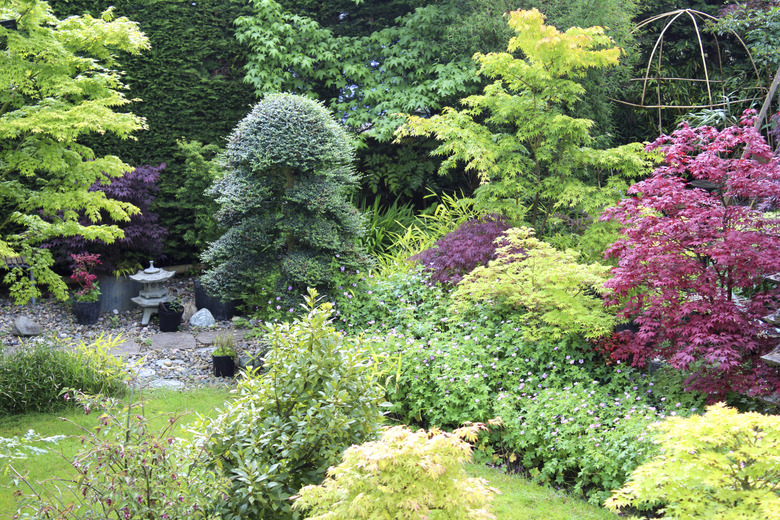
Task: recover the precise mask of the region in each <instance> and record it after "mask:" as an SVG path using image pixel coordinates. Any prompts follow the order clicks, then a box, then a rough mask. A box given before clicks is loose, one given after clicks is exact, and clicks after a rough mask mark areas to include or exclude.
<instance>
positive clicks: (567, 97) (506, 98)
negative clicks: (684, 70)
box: [396, 9, 648, 235]
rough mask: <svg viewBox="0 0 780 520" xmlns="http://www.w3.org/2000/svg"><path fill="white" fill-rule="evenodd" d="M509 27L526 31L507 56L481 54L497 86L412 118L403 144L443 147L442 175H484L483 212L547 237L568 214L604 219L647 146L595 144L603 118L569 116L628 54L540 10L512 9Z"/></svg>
mask: <svg viewBox="0 0 780 520" xmlns="http://www.w3.org/2000/svg"><path fill="white" fill-rule="evenodd" d="M509 25H510V27H511V28H512V29H513V30H514V31H515V32H516V35H515V36H514V37H513V38H512V39H511V40H510V42H509V46H508V47H507V52H503V53H489V54H481V53H477V54H475V55H474V59H475V60H476V61H477V62H478V64H479V71H478V73H479V74H481V75H483V76H486V77H488V78H491V79H494V80H495V81H494V82H493V83H491V84H489V85H488V86H486V87H485V89H484V90H483V93H482V94H480V95H474V96H469V97H467V98H465V99H463V100H461V102H462V104H463V105H464V108H463V109H462V110H456V109H454V108H451V107H447V108H445V109H444V110H443V112H442V114H440V115H436V116H433V117H430V118H424V117H418V116H411V115H410V116H407V123H406V124H405V125H404V126H402V127H401V128H399V129H398V131H397V132H396V138H397V139H401V138H405V137H410V136H434V137H435V138H436V139H437V140H439V141H442V144H441V145H439V147H438V148H436V149H435V150H434V152H433V153H434V154H436V155H442V156H445V157H446V159H445V161H444V162H443V163H442V167H441V173H446V172H448V171H450V170H452V169H453V168H455V167H456V166H457V165H459V164H465V168H466V170H469V171H473V172H474V173H476V174H477V176H478V177H479V180H480V183H481V184H480V187H479V188H478V189H477V190H476V192H475V197H476V202H477V206H478V208H479V209H481V210H483V211H485V212H500V213H502V214H504V215H506V216H508V217H509V218H511V219H520V220H523V221H525V222H527V223H528V224H530V225H531V226H532V227H534V228H535V229H536V230H537V232H538V233H539V234H540V235H544V234H546V232H547V231H548V230H549V229H550V228H551V227H555V226H556V225H558V224H560V223H561V222H562V221H563V220H562V219H561V215H565V214H572V215H575V214H579V215H582V213H583V212H584V214H587V215H589V216H591V217H592V216H594V215H596V214H598V213H599V212H600V211H601V209H602V208H603V207H605V206H606V205H609V204H611V203H614V202H615V201H617V200H618V199H619V198H620V196H621V194H622V193H624V192H625V190H626V189H627V188H628V186H629V184H628V182H627V181H628V180H630V179H632V178H635V177H638V176H640V175H642V174H643V173H645V172H646V171H647V170H648V164H647V163H646V159H645V156H644V154H643V152H642V148H643V147H642V145H641V144H639V143H633V144H630V145H625V146H621V147H617V148H611V149H608V150H600V149H595V148H591V147H590V145H591V144H592V142H593V139H592V137H591V135H590V129H591V128H592V127H593V121H591V120H589V119H582V118H575V117H571V116H569V115H567V113H566V112H567V108H569V107H570V106H571V105H572V104H573V103H575V102H576V101H578V100H579V99H580V97H581V96H582V95H583V94H584V93H585V89H584V88H583V87H582V86H581V85H580V84H579V83H578V82H577V81H576V80H577V79H578V78H582V77H583V76H584V75H585V73H586V72H587V71H588V69H604V68H608V67H610V66H614V65H616V64H617V62H618V56H619V54H620V49H619V48H617V47H614V46H613V42H612V40H611V39H610V38H609V37H608V36H606V35H605V34H604V29H603V28H602V27H589V28H585V29H582V28H579V27H572V28H570V29H569V30H567V31H566V32H560V31H558V30H557V29H556V28H555V27H552V26H548V25H544V16H543V15H542V14H541V13H540V12H539V11H537V10H536V9H533V10H531V11H514V12H512V13H510V15H509ZM513 53H522V56H523V58H522V59H521V58H516V57H515V56H514V55H513Z"/></svg>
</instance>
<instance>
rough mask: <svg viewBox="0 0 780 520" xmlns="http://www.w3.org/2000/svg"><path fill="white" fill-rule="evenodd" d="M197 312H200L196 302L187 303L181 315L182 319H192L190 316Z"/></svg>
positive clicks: (185, 320)
mask: <svg viewBox="0 0 780 520" xmlns="http://www.w3.org/2000/svg"><path fill="white" fill-rule="evenodd" d="M196 312H198V308H197V307H195V304H194V303H192V302H187V303H185V304H184V313H183V314H182V315H181V320H182V321H184V322H187V321H190V318H192V317H193V316H194V315H195V313H196Z"/></svg>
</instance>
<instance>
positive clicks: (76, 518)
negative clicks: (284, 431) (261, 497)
mask: <svg viewBox="0 0 780 520" xmlns="http://www.w3.org/2000/svg"><path fill="white" fill-rule="evenodd" d="M64 397H66V398H68V399H70V400H72V401H74V402H75V403H77V404H78V405H80V406H82V407H83V408H84V411H85V413H90V412H93V411H97V412H100V415H99V416H98V417H96V421H97V425H96V426H95V428H94V429H91V430H90V429H87V428H81V427H80V428H81V429H82V430H83V435H82V436H81V439H82V443H81V447H80V448H79V450H78V452H77V453H76V454H75V455H71V454H67V453H65V452H64V451H60V450H59V449H57V448H54V449H51V450H50V451H54V452H55V453H56V455H57V456H58V457H60V458H62V459H63V460H65V461H66V463H67V464H68V466H70V468H72V471H73V475H74V476H72V477H71V476H68V477H64V478H63V477H55V478H54V479H53V481H54V485H52V482H51V481H49V482H43V483H39V482H34V481H32V480H31V479H29V478H28V477H27V476H25V475H23V474H21V473H19V472H17V471H16V470H14V469H13V466H12V465H11V466H10V467H9V469H8V470H9V472H10V473H11V474H12V475H13V477H14V480H15V481H16V483H17V486H19V488H20V494H21V495H22V503H23V505H22V507H20V509H19V511H18V512H17V515H18V516H15V517H14V518H18V519H20V520H22V519H25V520H48V519H52V518H57V519H59V520H83V519H98V518H101V519H109V518H110V519H114V518H116V519H139V520H140V519H144V520H146V519H170V520H173V519H180V518H192V519H198V520H213V519H215V517H214V516H213V515H212V514H211V512H210V511H211V510H212V509H213V504H214V503H215V502H219V501H220V500H221V499H222V497H223V496H224V491H225V490H226V487H227V482H226V481H225V480H224V479H220V478H219V477H218V476H216V475H214V474H211V473H208V472H207V471H205V470H204V468H203V466H202V465H201V464H199V463H198V461H197V459H198V456H199V453H198V451H197V450H194V449H191V446H190V445H189V444H188V443H186V442H184V441H182V440H181V439H176V438H175V437H174V428H175V426H177V425H178V421H179V419H180V418H181V416H182V415H181V414H178V415H169V416H168V417H167V421H165V423H164V424H163V426H162V427H161V428H160V429H159V430H155V429H154V428H153V427H152V426H151V425H150V420H151V419H152V418H151V417H147V416H146V414H145V412H144V407H143V402H132V401H131V402H130V403H129V404H128V405H123V404H122V403H121V402H119V401H117V400H115V399H111V398H106V397H103V396H90V395H86V394H83V393H82V392H79V391H76V390H73V389H68V390H67V393H65V394H64ZM44 440H45V439H44Z"/></svg>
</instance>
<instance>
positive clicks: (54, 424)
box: [0, 387, 232, 518]
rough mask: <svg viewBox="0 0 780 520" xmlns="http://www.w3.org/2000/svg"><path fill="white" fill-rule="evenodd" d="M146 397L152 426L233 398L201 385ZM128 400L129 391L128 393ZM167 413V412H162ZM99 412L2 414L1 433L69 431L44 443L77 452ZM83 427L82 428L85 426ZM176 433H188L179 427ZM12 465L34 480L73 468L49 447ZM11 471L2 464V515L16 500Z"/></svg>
mask: <svg viewBox="0 0 780 520" xmlns="http://www.w3.org/2000/svg"><path fill="white" fill-rule="evenodd" d="M139 398H143V401H144V414H145V415H146V417H147V418H153V417H156V418H155V419H153V420H151V421H150V423H149V424H150V427H151V428H153V429H154V430H160V429H162V428H163V427H164V426H165V425H166V424H167V418H168V417H169V414H171V413H181V414H185V415H184V416H183V417H182V418H181V419H180V420H179V425H186V424H187V423H190V422H192V421H193V420H194V419H195V414H200V415H203V416H209V417H213V416H216V411H217V409H222V408H224V407H225V403H227V402H228V401H229V400H231V399H232V395H231V394H230V393H229V389H228V388H227V387H213V388H202V389H195V390H187V391H171V390H154V391H145V392H144V393H143V394H142V395H138V394H135V396H134V399H135V400H138V399H139ZM125 400H129V394H128V396H126V397H125ZM161 414H164V416H161ZM99 415H100V412H92V413H90V414H89V415H87V414H85V413H84V412H83V411H82V409H81V408H66V409H63V410H60V411H58V412H53V413H31V414H23V415H14V416H10V417H2V418H0V437H19V436H22V435H24V434H25V433H27V431H28V430H31V429H32V430H34V431H35V432H36V433H38V434H39V435H41V436H46V437H48V436H53V435H67V436H68V437H67V438H66V439H64V440H61V441H60V442H59V443H58V444H57V446H50V445H41V446H40V447H42V448H45V449H49V450H51V448H56V449H57V450H58V451H62V453H63V454H65V455H66V456H73V455H75V454H76V453H77V452H78V450H79V448H80V447H81V442H80V439H79V437H80V436H81V435H83V434H84V433H85V432H84V430H83V429H86V430H92V429H93V428H94V427H95V426H96V425H97V417H98V416H99ZM82 428H83V429H82ZM176 436H179V437H185V438H186V437H187V436H188V435H187V433H186V432H185V431H183V430H182V429H181V428H180V427H179V428H177V430H176ZM12 466H13V467H14V468H15V469H16V471H18V472H19V473H20V474H22V475H25V474H26V475H28V477H29V480H30V481H31V482H36V481H40V480H43V479H49V478H51V477H67V476H68V475H71V474H72V473H71V468H70V466H69V465H68V463H67V461H66V460H64V459H63V458H62V457H60V456H59V455H57V454H56V453H54V452H53V451H50V452H49V453H46V454H43V455H35V456H30V457H28V458H27V459H22V460H15V461H13V463H12ZM11 482H12V480H11V475H3V474H2V467H1V466H0V518H13V514H14V513H15V512H16V509H17V502H16V500H15V498H14V496H13V491H14V490H13V487H12V486H11Z"/></svg>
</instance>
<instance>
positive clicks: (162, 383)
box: [148, 379, 184, 390]
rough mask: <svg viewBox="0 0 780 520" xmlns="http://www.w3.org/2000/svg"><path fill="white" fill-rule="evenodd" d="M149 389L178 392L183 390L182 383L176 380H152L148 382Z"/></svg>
mask: <svg viewBox="0 0 780 520" xmlns="http://www.w3.org/2000/svg"><path fill="white" fill-rule="evenodd" d="M148 386H149V388H168V389H170V390H178V389H179V388H184V383H182V382H181V381H179V380H178V379H153V380H152V381H149V385H148Z"/></svg>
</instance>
